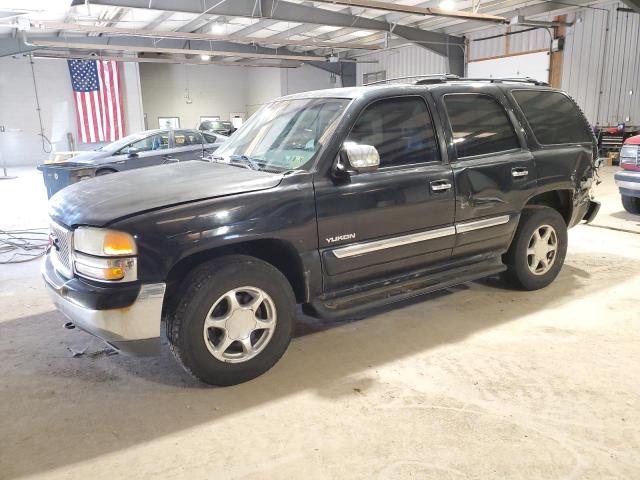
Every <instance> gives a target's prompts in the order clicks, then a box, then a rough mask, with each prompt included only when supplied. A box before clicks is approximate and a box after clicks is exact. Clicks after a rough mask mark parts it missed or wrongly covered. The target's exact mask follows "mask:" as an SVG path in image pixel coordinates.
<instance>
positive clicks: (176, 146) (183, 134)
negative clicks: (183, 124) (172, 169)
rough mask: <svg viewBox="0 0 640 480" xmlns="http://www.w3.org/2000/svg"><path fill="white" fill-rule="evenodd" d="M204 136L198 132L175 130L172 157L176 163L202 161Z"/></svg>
mask: <svg viewBox="0 0 640 480" xmlns="http://www.w3.org/2000/svg"><path fill="white" fill-rule="evenodd" d="M202 154H203V147H202V134H201V133H200V132H198V131H196V130H174V131H173V149H172V151H171V156H172V157H173V159H175V161H179V162H184V161H187V160H202Z"/></svg>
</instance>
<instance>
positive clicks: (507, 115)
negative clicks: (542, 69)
mask: <svg viewBox="0 0 640 480" xmlns="http://www.w3.org/2000/svg"><path fill="white" fill-rule="evenodd" d="M596 156H597V147H596V142H595V138H594V137H593V134H592V132H591V130H590V129H589V127H588V125H587V122H586V120H585V118H584V116H583V115H582V113H581V111H580V110H579V108H578V107H577V106H576V104H575V103H574V102H573V100H572V99H571V98H569V97H568V96H567V95H566V94H564V93H563V92H561V91H558V90H555V89H552V88H549V87H546V86H543V85H540V84H538V83H536V82H521V81H520V82H516V81H496V80H492V81H478V80H463V79H451V78H442V79H441V80H434V81H433V82H431V84H428V85H413V86H412V85H385V86H375V87H360V88H343V89H335V90H325V91H316V92H308V93H303V94H298V95H293V96H289V97H284V98H281V99H278V100H276V101H274V102H272V103H269V104H267V105H265V106H264V107H263V108H262V109H261V110H259V111H258V112H257V113H256V114H254V115H253V116H252V118H251V119H250V120H249V121H248V122H247V123H246V124H245V125H243V126H242V127H241V128H240V129H239V130H238V131H237V132H236V133H235V134H234V135H233V137H231V138H230V139H229V141H228V142H226V143H225V144H224V145H223V146H222V147H221V148H220V149H219V150H218V151H217V152H216V157H215V158H214V160H215V163H202V162H187V163H183V164H177V165H170V166H164V167H155V168H152V169H147V170H146V171H145V172H144V175H141V174H140V173H138V172H127V173H123V174H121V175H122V176H121V179H120V181H117V179H115V178H113V177H106V178H98V179H93V180H89V181H86V182H82V183H80V184H78V185H75V186H73V187H71V188H69V189H66V190H65V191H63V192H61V193H60V194H58V195H56V196H55V197H54V198H53V199H52V200H51V203H50V216H51V220H52V227H51V232H52V245H53V247H52V248H51V249H50V251H49V253H48V255H47V257H46V259H45V263H44V268H43V272H44V277H45V280H46V284H47V288H48V290H49V291H50V292H51V294H52V296H53V299H54V301H55V302H56V304H57V305H58V308H60V310H61V311H63V312H64V313H65V314H66V315H68V316H69V317H70V318H71V319H72V321H73V322H74V323H75V324H77V325H78V326H79V327H81V328H82V329H85V330H87V331H88V332H91V333H93V334H95V335H97V336H99V337H101V338H103V339H104V340H106V341H107V342H108V343H110V344H111V345H113V346H115V347H116V348H118V349H121V350H122V351H129V352H134V353H145V352H149V351H151V350H155V349H157V348H158V346H159V337H160V330H161V320H163V324H164V325H165V326H166V332H167V337H168V340H169V343H170V346H171V349H172V351H173V352H174V354H175V356H176V358H177V359H178V361H179V362H180V363H181V364H182V365H183V366H184V367H185V369H186V370H187V371H189V372H191V373H192V374H193V375H195V376H196V377H198V378H200V379H202V380H203V381H205V382H208V383H212V384H218V385H230V384H234V383H238V382H242V381H246V380H248V379H251V378H253V377H255V376H257V375H260V374H261V373H263V372H265V371H266V370H267V369H269V368H270V367H271V366H272V365H274V364H275V363H276V362H277V360H278V359H279V358H280V357H281V356H282V355H283V354H284V352H285V350H286V348H287V345H288V344H289V342H290V340H291V336H292V332H293V327H294V322H295V308H294V307H295V304H296V303H299V304H302V305H303V309H304V310H305V311H306V312H307V313H309V314H312V315H316V316H319V317H324V318H334V317H338V316H342V315H345V314H347V313H354V312H365V311H369V310H371V309H372V308H374V307H377V306H380V305H384V304H388V303H392V302H398V301H401V300H405V299H407V298H411V297H415V296H417V295H420V294H423V293H426V292H431V291H434V290H437V289H441V288H446V287H449V286H451V285H454V284H457V283H461V282H466V281H470V280H474V279H478V278H481V277H484V276H488V275H495V274H498V273H502V272H504V273H505V274H506V276H507V277H508V278H509V279H510V280H511V282H512V284H513V285H515V286H517V287H519V288H522V289H525V290H536V289H539V288H542V287H545V286H546V285H548V284H549V283H551V282H552V281H553V280H554V278H555V277H556V276H557V275H558V273H559V271H560V269H561V268H562V264H563V261H564V258H565V254H566V251H567V229H568V228H570V227H572V226H574V225H576V224H577V223H578V222H580V221H581V220H587V221H589V220H591V219H592V218H593V217H594V216H595V214H596V212H597V207H598V204H597V203H595V202H594V201H593V200H592V198H591V195H590V188H591V184H592V181H593V178H594V173H595V160H596ZM425 321H428V320H426V319H425ZM327 354H328V355H330V354H331V352H328V353H327Z"/></svg>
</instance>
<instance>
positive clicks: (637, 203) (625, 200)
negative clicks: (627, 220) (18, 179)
mask: <svg viewBox="0 0 640 480" xmlns="http://www.w3.org/2000/svg"><path fill="white" fill-rule="evenodd" d="M622 206H623V207H624V209H625V210H626V211H627V212H629V213H636V214H638V213H640V198H638V197H630V196H629V195H622Z"/></svg>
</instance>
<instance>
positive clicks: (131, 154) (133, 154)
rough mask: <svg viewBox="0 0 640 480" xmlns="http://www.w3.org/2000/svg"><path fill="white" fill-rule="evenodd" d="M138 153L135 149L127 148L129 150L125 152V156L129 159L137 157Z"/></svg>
mask: <svg viewBox="0 0 640 480" xmlns="http://www.w3.org/2000/svg"><path fill="white" fill-rule="evenodd" d="M139 151H140V150H138V149H137V148H129V149H128V150H127V156H128V157H129V158H134V157H137V156H138V152H139Z"/></svg>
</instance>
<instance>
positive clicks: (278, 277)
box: [167, 255, 295, 386]
mask: <svg viewBox="0 0 640 480" xmlns="http://www.w3.org/2000/svg"><path fill="white" fill-rule="evenodd" d="M294 323H295V297H294V294H293V290H292V289H291V285H290V284H289V282H288V281H287V279H286V278H285V277H284V275H283V274H282V273H281V272H280V271H279V270H278V269H276V268H275V267H273V266H272V265H270V264H268V263H266V262H263V261H261V260H259V259H257V258H253V257H249V256H244V255H233V256H229V257H223V258H220V259H217V260H214V261H211V262H209V263H206V264H204V265H202V266H200V267H198V268H197V269H196V270H194V271H193V272H192V273H191V274H190V275H189V276H188V277H187V278H186V279H185V281H184V284H183V288H182V293H181V295H180V298H179V299H178V301H177V305H176V308H175V310H174V312H173V314H171V315H170V318H169V319H168V322H167V327H168V331H167V334H168V335H167V336H168V337H169V341H170V345H171V350H172V351H173V353H174V355H175V357H176V359H177V360H178V361H179V362H180V363H181V364H182V366H183V367H184V368H185V369H186V370H187V371H188V372H189V373H191V374H192V375H193V376H195V377H196V378H198V379H200V380H202V381H203V382H206V383H209V384H211V385H221V386H226V385H235V384H237V383H242V382H245V381H247V380H251V379H252V378H255V377H257V376H259V375H261V374H262V373H264V372H266V371H267V370H268V369H269V368H271V367H272V366H273V365H274V364H275V363H276V362H277V361H278V360H279V359H280V357H281V356H282V355H283V354H284V352H285V351H286V349H287V346H288V345H289V342H290V341H291V336H292V333H293V327H294Z"/></svg>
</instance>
